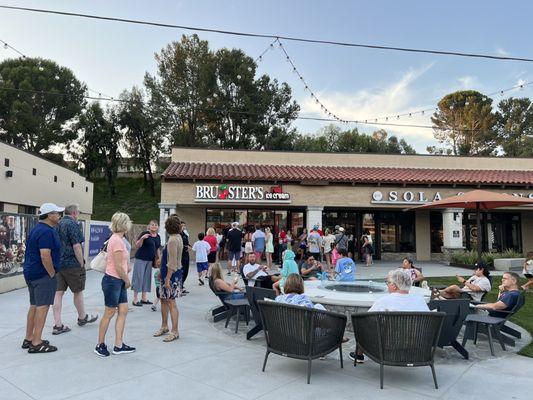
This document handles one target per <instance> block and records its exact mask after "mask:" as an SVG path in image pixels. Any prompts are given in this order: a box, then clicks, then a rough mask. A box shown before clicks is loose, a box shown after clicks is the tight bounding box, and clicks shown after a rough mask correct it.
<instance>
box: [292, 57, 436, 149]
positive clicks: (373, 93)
mask: <svg viewBox="0 0 533 400" xmlns="http://www.w3.org/2000/svg"><path fill="white" fill-rule="evenodd" d="M433 65H434V63H431V64H427V65H424V66H422V67H420V68H411V69H409V70H408V71H407V72H405V73H404V74H403V75H402V76H401V78H400V79H399V80H398V81H396V82H393V83H391V84H390V85H388V86H386V87H385V88H382V89H379V90H375V89H362V90H359V91H357V92H355V93H349V94H347V93H340V92H327V93H325V92H324V93H317V96H318V98H319V99H320V100H321V101H322V103H323V104H324V105H325V106H326V107H328V108H329V109H330V110H331V111H332V112H333V113H335V114H336V115H337V116H339V117H340V118H342V119H347V120H358V121H364V120H368V122H371V121H372V120H373V119H375V118H380V117H385V116H389V117H391V118H389V120H388V123H398V124H405V125H431V120H430V116H431V114H432V113H431V112H426V113H425V114H424V115H420V114H415V115H413V116H412V117H408V116H405V117H401V118H400V120H397V119H396V117H395V116H396V115H398V114H405V113H409V112H415V111H419V110H422V109H427V108H431V107H432V106H433V104H431V105H429V107H428V104H413V103H414V101H415V100H414V97H415V93H414V92H413V89H412V84H413V83H414V82H415V81H416V80H417V79H418V78H420V77H421V76H422V75H424V74H425V73H426V72H427V71H428V70H429V69H431V67H433ZM301 107H302V113H305V114H313V115H316V116H320V117H323V116H324V114H323V112H322V111H321V109H320V106H319V105H317V104H316V103H315V102H314V101H313V99H311V98H306V99H305V100H303V101H302V102H301ZM379 122H385V120H383V119H380V120H379ZM359 128H360V131H362V132H367V133H370V132H372V131H374V130H377V129H380V128H384V129H385V130H386V131H387V132H389V134H391V135H393V134H394V135H397V136H399V137H405V138H406V140H407V141H408V142H409V143H413V142H415V141H416V142H418V145H417V146H416V148H417V150H418V151H423V150H425V146H426V145H427V144H433V130H432V129H427V128H414V127H398V126H394V127H393V126H380V125H370V124H369V125H360V126H359Z"/></svg>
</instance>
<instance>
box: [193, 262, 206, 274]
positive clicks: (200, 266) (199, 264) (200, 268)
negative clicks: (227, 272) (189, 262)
mask: <svg viewBox="0 0 533 400" xmlns="http://www.w3.org/2000/svg"><path fill="white" fill-rule="evenodd" d="M208 269H209V263H208V262H197V263H196V270H197V271H198V273H202V272H204V271H207V270H208Z"/></svg>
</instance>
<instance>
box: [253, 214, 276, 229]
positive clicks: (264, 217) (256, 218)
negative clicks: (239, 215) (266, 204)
mask: <svg viewBox="0 0 533 400" xmlns="http://www.w3.org/2000/svg"><path fill="white" fill-rule="evenodd" d="M247 224H248V226H255V227H256V228H265V227H267V226H268V227H269V228H272V227H273V226H274V211H270V210H248V221H247Z"/></svg>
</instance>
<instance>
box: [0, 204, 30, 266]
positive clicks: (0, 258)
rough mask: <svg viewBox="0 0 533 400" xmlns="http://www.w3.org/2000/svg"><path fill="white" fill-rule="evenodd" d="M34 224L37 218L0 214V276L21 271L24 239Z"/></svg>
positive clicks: (24, 246) (24, 247) (24, 248)
mask: <svg viewBox="0 0 533 400" xmlns="http://www.w3.org/2000/svg"><path fill="white" fill-rule="evenodd" d="M36 224H37V217H33V216H29V215H19V214H0V274H3V275H5V274H11V273H15V272H20V271H21V270H22V263H23V262H24V252H25V250H26V239H27V237H28V234H29V232H30V231H31V229H32V228H33V227H34V226H35V225H36Z"/></svg>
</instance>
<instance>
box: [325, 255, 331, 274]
mask: <svg viewBox="0 0 533 400" xmlns="http://www.w3.org/2000/svg"><path fill="white" fill-rule="evenodd" d="M324 255H325V256H326V265H327V266H328V270H329V269H331V252H330V253H325V254H324Z"/></svg>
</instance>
